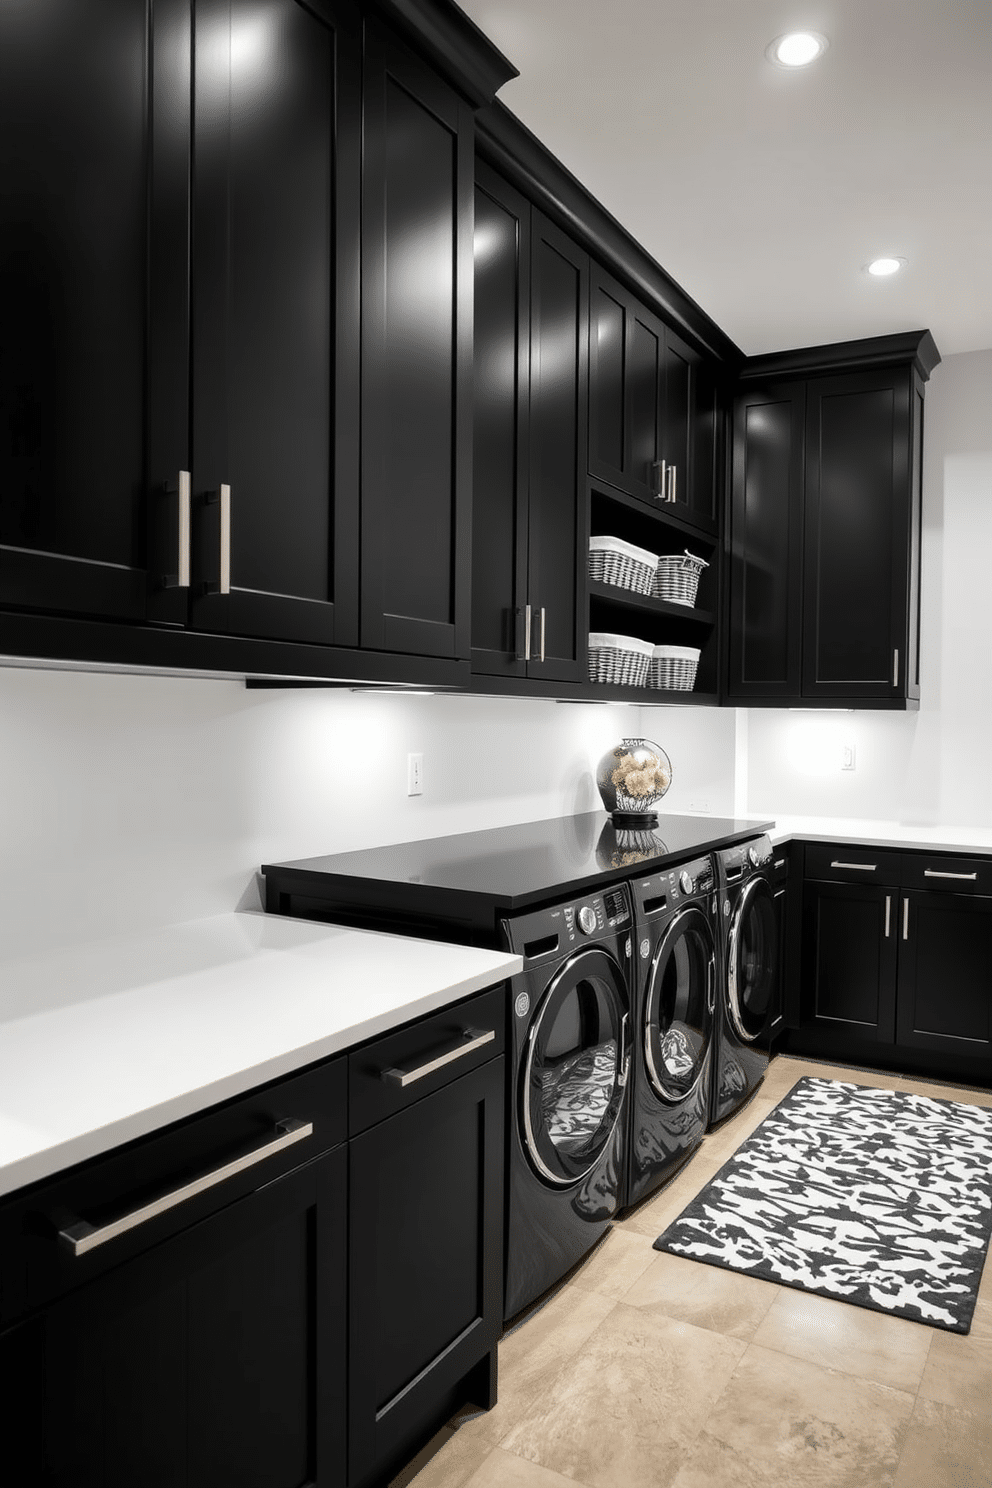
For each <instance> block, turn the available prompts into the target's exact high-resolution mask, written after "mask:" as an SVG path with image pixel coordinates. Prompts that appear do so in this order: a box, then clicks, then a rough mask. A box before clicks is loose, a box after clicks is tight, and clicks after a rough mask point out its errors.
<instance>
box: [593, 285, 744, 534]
mask: <svg viewBox="0 0 992 1488" xmlns="http://www.w3.org/2000/svg"><path fill="white" fill-rule="evenodd" d="M589 318H590V327H589V471H590V474H591V475H593V476H594V477H595V478H596V479H598V480H601V481H608V482H610V484H612V485H615V486H618V487H619V488H620V489H621V490H623V491H627V492H629V493H630V494H631V495H633V496H639V497H641V498H642V499H643V500H646V501H650V502H651V503H652V504H655V503H657V504H658V505H659V506H660V507H662V509H668V510H674V511H677V512H678V513H679V514H680V515H682V516H683V517H685V518H687V519H688V520H689V521H694V522H696V523H698V524H699V525H701V526H703V527H707V528H709V529H711V530H712V529H713V526H714V524H715V522H716V519H717V494H718V470H717V446H718V434H719V378H718V376H717V372H716V368H715V365H714V364H713V363H712V362H711V360H709V359H707V358H704V357H703V356H701V355H700V354H699V353H698V352H696V351H694V350H693V348H692V347H690V346H689V345H688V344H687V343H686V342H685V341H684V340H682V338H681V337H679V336H677V335H676V334H675V333H674V332H673V331H672V330H670V329H669V328H668V327H667V326H666V325H665V324H664V322H663V321H661V320H660V319H659V318H658V317H657V316H656V315H654V314H652V312H651V311H650V310H648V309H647V308H646V307H645V306H644V305H642V304H641V303H640V302H639V301H638V300H637V299H636V298H635V297H634V296H633V295H631V294H630V293H629V292H628V291H627V290H625V289H624V288H623V287H622V286H621V285H620V284H618V283H617V282H616V280H614V279H612V278H611V277H610V275H608V274H607V273H605V272H604V271H603V270H602V269H600V268H599V267H598V266H596V265H594V266H593V268H592V277H591V284H590V317H589Z"/></svg>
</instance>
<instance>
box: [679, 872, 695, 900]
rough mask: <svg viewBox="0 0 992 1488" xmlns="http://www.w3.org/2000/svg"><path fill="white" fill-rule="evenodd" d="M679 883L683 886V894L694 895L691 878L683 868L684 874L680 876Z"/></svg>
mask: <svg viewBox="0 0 992 1488" xmlns="http://www.w3.org/2000/svg"><path fill="white" fill-rule="evenodd" d="M679 883H680V885H681V886H682V892H683V894H691V893H692V889H693V883H692V879H691V878H690V876H689V874H688V873H687V872H686V871H685V869H684V868H683V870H682V872H681V873H680V875H679Z"/></svg>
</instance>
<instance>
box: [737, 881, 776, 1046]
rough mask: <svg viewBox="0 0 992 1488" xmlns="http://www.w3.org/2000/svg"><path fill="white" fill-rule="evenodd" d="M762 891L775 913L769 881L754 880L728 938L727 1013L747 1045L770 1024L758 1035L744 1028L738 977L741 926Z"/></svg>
mask: <svg viewBox="0 0 992 1488" xmlns="http://www.w3.org/2000/svg"><path fill="white" fill-rule="evenodd" d="M762 889H764V891H765V893H767V895H768V897H769V899H770V900H771V903H772V910H773V912H774V906H775V901H774V897H773V895H772V891H771V887H770V886H769V884H768V882H767V880H766V879H764V878H752V879H751V881H750V882H749V883H748V884H747V886H746V887H745V888H744V890H743V891H742V893H741V897H740V898H739V899H738V901H737V907H736V909H735V910H734V913H733V916H732V918H731V921H730V934H729V936H728V938H727V1012H728V1013H729V1015H730V1021H731V1023H732V1024H733V1026H734V1032H735V1033H736V1034H737V1036H738V1038H741V1039H743V1040H744V1042H745V1043H746V1044H754V1043H757V1041H758V1039H759V1038H760V1037H761V1035H762V1033H763V1032H764V1028H765V1025H767V1022H768V1019H767V1017H766V1018H765V1022H764V1024H763V1025H762V1027H761V1028H759V1030H758V1032H757V1033H748V1031H747V1029H746V1028H745V1027H744V1018H743V1015H742V1012H741V986H740V977H739V976H738V966H739V961H740V958H739V956H738V951H739V950H740V942H741V926H742V925H743V923H744V914H745V911H746V910H747V907H748V905H749V904H750V903H751V901H752V900H753V899H754V897H755V895H756V894H760V893H761V891H762Z"/></svg>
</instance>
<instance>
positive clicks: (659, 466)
mask: <svg viewBox="0 0 992 1488" xmlns="http://www.w3.org/2000/svg"><path fill="white" fill-rule="evenodd" d="M651 469H652V470H653V471H654V479H655V493H654V494H655V497H656V499H657V500H658V501H667V500H668V482H667V471H668V466H667V464H666V463H665V461H664V460H655V462H654V464H653V465H652V467H651Z"/></svg>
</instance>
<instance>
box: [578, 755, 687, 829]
mask: <svg viewBox="0 0 992 1488" xmlns="http://www.w3.org/2000/svg"><path fill="white" fill-rule="evenodd" d="M671 783H672V762H671V760H670V759H669V758H668V755H667V754H666V753H665V751H664V750H663V749H662V747H661V745H660V744H652V742H651V740H650V739H621V740H620V743H619V744H617V745H615V747H614V748H613V749H608V750H607V751H606V753H605V754H604V755H603V758H602V759H601V760H600V762H599V764H598V766H597V768H596V785H597V787H598V788H599V794H600V795H601V796H602V798H603V805H604V806H605V807H606V809H607V811H608V812H609V813H610V815H611V816H612V818H613V824H614V826H616V827H628V828H629V827H656V826H657V825H658V814H657V812H656V811H655V809H654V808H655V806H657V804H658V802H659V801H660V800H661V798H662V796H663V795H664V794H665V792H666V791H667V790H668V787H669V786H670V785H671Z"/></svg>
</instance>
